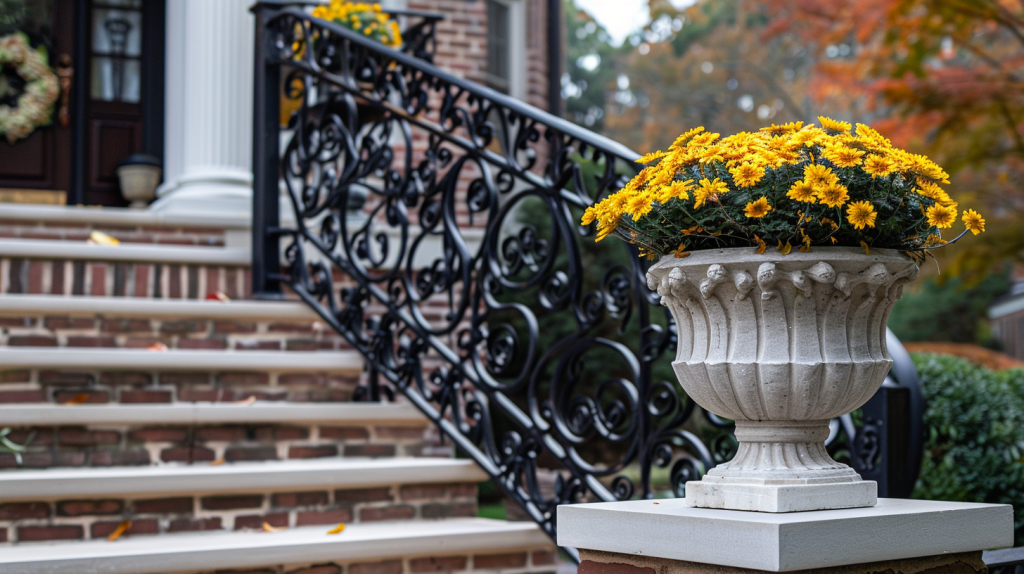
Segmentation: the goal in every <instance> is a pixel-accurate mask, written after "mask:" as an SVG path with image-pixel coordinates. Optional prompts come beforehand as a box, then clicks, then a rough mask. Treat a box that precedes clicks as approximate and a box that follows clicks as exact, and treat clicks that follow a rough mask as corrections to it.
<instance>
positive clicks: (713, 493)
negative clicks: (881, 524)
mask: <svg viewBox="0 0 1024 574" xmlns="http://www.w3.org/2000/svg"><path fill="white" fill-rule="evenodd" d="M709 478H713V477H708V476H705V477H704V480H691V481H690V482H687V483H686V499H685V500H686V503H687V504H688V505H690V506H698V507H700V508H722V509H730V510H754V511H757V512H803V511H806V510H821V509H836V508H860V507H864V506H874V505H875V503H876V502H877V501H878V483H876V482H875V481H873V480H858V481H856V482H841V483H833V484H749V483H736V482H729V481H728V480H721V481H716V480H709Z"/></svg>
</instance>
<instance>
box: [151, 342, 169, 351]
mask: <svg viewBox="0 0 1024 574" xmlns="http://www.w3.org/2000/svg"><path fill="white" fill-rule="evenodd" d="M146 350H147V351H166V350H167V345H165V344H164V343H161V342H160V341H157V342H156V343H153V344H152V345H150V346H148V347H146Z"/></svg>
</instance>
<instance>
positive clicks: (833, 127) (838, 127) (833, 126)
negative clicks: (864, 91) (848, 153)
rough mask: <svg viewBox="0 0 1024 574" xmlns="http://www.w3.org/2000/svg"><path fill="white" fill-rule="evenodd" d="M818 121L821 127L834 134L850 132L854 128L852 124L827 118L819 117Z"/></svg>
mask: <svg viewBox="0 0 1024 574" xmlns="http://www.w3.org/2000/svg"><path fill="white" fill-rule="evenodd" d="M818 121H819V122H820V123H821V127H823V128H825V129H826V130H829V131H833V132H848V131H850V129H851V128H853V125H852V124H850V122H841V121H839V120H834V119H832V118H826V117H825V116H818Z"/></svg>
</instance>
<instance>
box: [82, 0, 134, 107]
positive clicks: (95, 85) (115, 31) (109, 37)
mask: <svg viewBox="0 0 1024 574" xmlns="http://www.w3.org/2000/svg"><path fill="white" fill-rule="evenodd" d="M91 12H92V13H91V15H90V16H91V22H90V28H91V30H90V31H91V34H92V46H91V48H92V55H91V58H90V59H91V62H90V66H91V68H92V69H91V75H92V78H91V79H92V81H91V82H90V85H91V90H90V92H91V94H90V96H91V97H92V99H93V100H100V101H105V102H128V103H138V102H139V101H140V99H141V98H140V95H141V88H142V64H141V62H142V0H97V1H94V2H93V4H92V10H91Z"/></svg>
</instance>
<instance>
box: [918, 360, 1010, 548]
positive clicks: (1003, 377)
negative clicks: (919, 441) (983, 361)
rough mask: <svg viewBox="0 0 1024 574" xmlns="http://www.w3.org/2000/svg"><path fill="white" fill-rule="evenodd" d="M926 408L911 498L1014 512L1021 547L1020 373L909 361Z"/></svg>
mask: <svg viewBox="0 0 1024 574" xmlns="http://www.w3.org/2000/svg"><path fill="white" fill-rule="evenodd" d="M913 358H914V364H915V366H916V367H917V371H918V374H919V375H920V377H921V386H922V390H923V392H924V395H925V398H926V400H927V403H928V406H927V409H926V411H925V429H926V430H925V432H926V436H925V453H924V454H925V455H924V460H923V462H922V465H921V477H920V478H919V479H918V482H917V486H916V488H915V489H914V494H913V496H914V498H923V499H930V500H951V501H964V502H989V503H1000V504H1012V505H1014V530H1015V533H1016V541H1017V542H1016V543H1017V545H1020V544H1022V543H1024V369H1010V370H1006V371H999V372H993V371H990V370H989V369H986V368H984V367H979V366H976V365H974V364H972V363H969V362H968V361H966V360H964V359H961V358H959V357H952V356H948V355H936V354H916V353H915V354H914V355H913Z"/></svg>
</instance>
